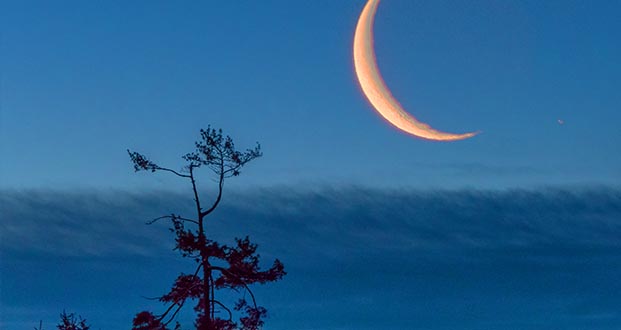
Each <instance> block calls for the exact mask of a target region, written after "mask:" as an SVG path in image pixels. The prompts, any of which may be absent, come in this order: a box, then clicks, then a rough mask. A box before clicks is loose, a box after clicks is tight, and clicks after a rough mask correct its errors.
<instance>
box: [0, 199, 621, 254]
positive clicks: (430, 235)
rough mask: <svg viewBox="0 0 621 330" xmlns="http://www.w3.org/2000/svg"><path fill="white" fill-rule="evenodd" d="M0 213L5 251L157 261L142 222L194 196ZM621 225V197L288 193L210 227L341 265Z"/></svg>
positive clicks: (573, 240) (78, 202)
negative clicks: (355, 258) (337, 259)
mask: <svg viewBox="0 0 621 330" xmlns="http://www.w3.org/2000/svg"><path fill="white" fill-rule="evenodd" d="M208 197H209V195H206V196H205V199H206V200H207V198H208ZM0 205H1V206H0V207H1V209H0V212H1V213H2V218H3V220H2V221H1V222H0V229H1V232H2V241H1V242H0V244H1V245H0V247H1V248H2V250H4V251H7V252H9V251H10V253H20V254H21V253H46V254H54V255H95V256H103V255H111V254H121V255H125V254H130V255H131V254H139V255H150V254H153V253H159V251H160V249H161V248H162V247H167V246H169V245H168V244H169V240H166V236H164V235H165V231H163V230H161V228H160V227H163V226H166V225H165V224H160V225H156V226H152V227H147V226H143V224H144V222H145V221H146V220H149V219H151V218H154V217H157V216H159V215H164V214H169V213H171V212H175V213H178V214H183V215H186V216H191V215H192V204H191V200H190V196H184V195H180V194H174V193H166V192H159V193H158V192H151V193H145V194H138V193H127V192H92V191H91V192H88V191H83V192H70V193H67V192H52V191H20V192H11V191H4V192H2V193H1V194H0ZM620 219H621V191H620V190H617V189H610V188H598V189H571V190H570V189H541V190H531V191H526V190H510V191H467V190H463V191H435V192H423V191H402V190H393V191H388V190H372V189H362V188H341V189H330V188H325V189H316V190H310V189H309V190H299V189H286V188H281V189H265V190H255V191H251V192H246V193H239V192H234V193H230V194H228V195H226V196H225V199H224V202H223V204H222V205H221V207H220V208H219V209H218V211H217V212H216V213H215V214H214V216H213V218H212V219H210V223H209V229H210V230H211V231H212V233H213V234H214V235H216V236H217V237H221V238H225V237H232V236H241V235H245V234H251V236H253V237H256V238H257V239H258V240H260V241H266V242H267V241H269V244H268V246H267V248H269V249H270V250H274V251H275V252H276V251H279V250H287V251H294V252H295V253H301V252H304V251H308V250H312V251H314V252H317V253H325V254H327V255H334V256H339V255H349V254H353V255H356V254H360V255H363V254H367V253H369V250H391V251H403V252H406V251H416V250H429V251H437V250H442V249H448V248H459V249H463V248H466V249H469V248H480V249H510V248H542V249H544V248H545V249H550V250H551V251H553V250H554V249H561V248H567V249H571V248H576V249H585V250H589V249H600V248H607V247H608V248H617V247H619V246H621V240H620V239H619V238H620V237H621V220H620ZM162 233H164V235H162ZM10 253H9V254H10Z"/></svg>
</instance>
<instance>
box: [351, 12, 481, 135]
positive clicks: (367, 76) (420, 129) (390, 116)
mask: <svg viewBox="0 0 621 330" xmlns="http://www.w3.org/2000/svg"><path fill="white" fill-rule="evenodd" d="M379 1H380V0H369V1H368V2H367V4H366V6H365V7H364V9H363V10H362V14H360V19H359V20H358V25H357V26H356V33H355V35H354V66H355V68H356V75H357V76H358V81H359V82H360V87H362V91H363V92H364V94H365V95H366V97H367V98H368V99H369V102H371V105H373V107H374V108H375V110H377V112H379V114H380V115H382V117H384V119H386V120H387V121H388V122H390V123H391V124H392V125H394V126H395V127H397V128H399V129H401V130H402V131H404V132H406V133H409V134H412V135H414V136H417V137H420V138H423V139H427V140H435V141H456V140H463V139H467V138H470V137H473V136H475V135H476V134H477V132H471V133H464V134H453V133H445V132H441V131H437V130H435V129H433V128H432V127H431V126H429V125H427V124H425V123H422V122H420V121H418V120H417V119H416V118H414V117H413V116H412V115H410V114H409V113H407V112H406V111H405V110H404V109H403V107H402V106H401V104H399V102H398V101H397V100H396V99H395V97H394V96H393V95H392V93H391V92H390V90H389V89H388V87H387V86H386V83H385V82H384V79H383V78H382V75H381V74H380V71H379V69H378V67H377V59H376V58H375V50H374V48H373V22H374V18H375V13H376V12H377V6H378V4H379Z"/></svg>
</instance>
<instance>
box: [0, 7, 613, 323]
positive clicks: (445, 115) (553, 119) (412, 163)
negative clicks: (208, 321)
mask: <svg viewBox="0 0 621 330" xmlns="http://www.w3.org/2000/svg"><path fill="white" fill-rule="evenodd" d="M365 2H366V1H365V0H338V1H337V0H315V1H303V0H299V1H297V0H296V1H292V0H288V1H285V0H262V1H256V0H254V1H250V0H240V1H212V0H210V1H184V2H174V1H132V2H127V1H106V2H96V1H63V2H49V1H47V2H46V1H12V2H10V1H4V2H1V3H0V151H1V152H0V214H1V215H0V217H1V220H0V328H2V329H6V330H17V329H23V328H24V327H26V328H28V327H33V326H34V325H37V324H38V321H39V320H40V319H43V320H44V325H46V328H52V327H53V324H54V322H56V319H57V314H58V313H59V312H60V311H62V309H63V308H66V309H67V310H70V311H75V312H77V313H80V314H82V315H84V316H85V317H87V318H88V319H89V321H90V323H92V325H93V326H94V328H96V329H98V328H101V329H126V328H129V327H130V323H131V319H132V316H133V314H135V313H136V312H138V311H140V310H142V309H144V308H146V307H148V306H151V308H153V310H156V311H157V310H158V308H160V309H161V308H162V306H159V305H157V304H155V303H153V302H151V301H148V300H145V299H143V298H141V296H154V295H157V294H161V293H164V291H166V290H167V289H168V286H169V285H170V283H172V280H173V279H174V277H175V275H176V274H177V273H178V272H179V271H181V270H184V271H189V269H186V268H184V267H185V266H187V264H186V263H184V262H183V261H182V260H179V259H178V258H176V256H175V255H174V254H173V253H172V252H170V248H171V246H172V245H171V244H172V240H171V237H170V236H168V235H167V231H166V226H164V225H162V226H151V227H147V226H144V225H143V223H144V221H145V220H148V219H150V218H152V217H156V216H159V215H162V214H167V213H170V212H178V213H182V212H184V211H188V212H191V207H190V206H191V205H189V204H188V200H187V197H188V196H187V192H188V190H187V189H188V186H187V183H186V182H183V181H179V180H178V179H177V178H174V177H169V176H166V175H164V174H157V175H149V174H146V173H139V174H135V173H134V172H133V169H132V168H131V165H130V163H129V159H128V157H127V154H126V151H125V150H126V149H127V148H130V149H132V150H137V151H141V152H143V153H145V154H147V155H149V156H150V157H151V158H152V159H154V160H156V161H158V163H160V164H161V165H166V166H169V167H172V168H175V169H179V168H181V167H182V165H183V163H182V160H181V159H180V156H181V155H183V154H185V153H187V152H189V151H191V148H192V146H193V141H194V140H195V139H196V138H197V137H198V130H199V129H200V128H204V127H206V126H207V125H210V124H211V125H212V126H214V127H222V128H223V129H224V130H225V133H228V134H230V135H231V136H232V137H233V138H234V139H235V141H236V143H237V145H238V146H239V147H241V148H244V147H246V146H248V147H250V146H252V145H253V144H254V143H255V141H259V142H260V143H261V145H262V147H263V151H264V157H263V158H261V159H259V160H257V161H255V162H253V163H251V164H250V165H249V166H248V167H247V168H246V169H245V170H244V171H243V174H242V176H240V177H239V178H233V179H231V180H230V181H228V182H227V188H230V189H228V190H226V193H227V195H225V204H223V206H222V208H221V209H220V210H218V212H217V213H216V214H215V217H216V219H214V224H213V228H212V230H213V233H214V236H215V237H217V238H219V239H222V240H224V241H226V240H230V239H231V238H232V237H234V236H236V235H237V236H240V235H245V234H247V233H248V234H251V235H252V237H256V239H257V241H258V242H259V243H260V249H261V250H262V251H263V253H262V255H263V256H264V258H266V259H272V258H274V257H280V258H282V259H283V261H284V262H285V266H286V267H288V270H289V275H288V276H287V277H286V279H285V280H283V281H282V282H279V283H276V284H273V285H272V286H270V287H265V288H260V289H258V291H259V293H260V295H259V296H260V299H262V304H263V305H265V306H266V307H268V309H269V310H270V318H269V319H268V320H267V327H266V329H275V330H280V329H282V330H284V329H308V330H310V329H326V330H336V329H342V330H349V329H447V330H448V329H472V330H474V329H503V330H506V329H553V328H559V329H561V328H562V329H619V328H621V312H619V311H621V303H620V302H619V300H618V297H619V296H620V295H621V286H619V284H618V281H617V280H616V279H618V278H619V275H621V188H620V185H619V182H620V179H621V153H620V152H619V151H618V150H619V148H620V147H619V144H620V142H621V129H620V128H619V123H621V111H619V110H621V109H620V107H621V93H619V88H620V87H621V63H620V59H621V43H620V42H619V40H621V21H620V20H619V19H618V16H619V12H621V1H618V0H610V1H604V0H602V1H595V2H593V1H545V2H542V1H508V0H507V1H476V2H472V1H414V0H383V1H382V2H381V4H380V6H379V10H378V13H377V17H376V25H375V37H376V39H375V45H376V52H377V56H378V62H379V67H380V70H381V71H382V73H383V76H384V78H385V80H386V82H387V84H388V86H389V87H390V88H391V90H392V91H393V93H394V95H395V96H396V98H397V99H399V100H400V102H401V103H402V104H403V106H404V108H405V109H406V110H408V111H409V112H411V113H412V114H413V115H414V116H416V117H417V118H418V119H420V120H421V121H423V122H426V123H429V124H430V125H432V126H433V127H435V128H437V129H440V130H443V131H447V132H455V133H461V132H469V131H477V130H480V131H482V132H483V133H482V134H480V135H478V136H476V137H474V138H472V139H469V140H465V141H459V142H453V143H438V142H429V141H425V140H421V139H416V138H413V137H412V136H409V135H406V134H404V133H401V132H399V131H397V130H396V129H394V128H392V127H391V126H390V125H389V124H387V123H386V122H385V121H384V120H383V119H381V118H380V116H379V115H378V114H377V113H376V112H375V111H374V110H373V109H372V108H371V107H370V105H369V104H368V103H367V101H366V99H365V98H364V96H363V95H362V94H361V92H360V89H359V87H358V84H357V81H356V78H355V73H354V70H353V63H352V49H351V46H352V40H353V32H354V28H355V24H356V21H357V18H358V15H359V14H360V11H361V10H362V7H363V6H364V4H365ZM559 119H560V120H562V121H563V122H564V124H562V125H561V124H559V122H558V120H559ZM201 179H202V181H201V182H202V183H203V187H204V189H203V193H204V196H205V197H204V198H206V199H208V198H210V197H211V195H210V194H211V193H212V192H213V187H212V181H210V180H209V178H208V176H206V175H205V176H204V177H201ZM160 213H162V214H160ZM216 220H218V221H216ZM220 220H221V221H220ZM267 261H268V260H266V262H267ZM190 268H191V265H190ZM189 317H190V315H182V317H181V320H182V321H184V322H187V320H188V318H189Z"/></svg>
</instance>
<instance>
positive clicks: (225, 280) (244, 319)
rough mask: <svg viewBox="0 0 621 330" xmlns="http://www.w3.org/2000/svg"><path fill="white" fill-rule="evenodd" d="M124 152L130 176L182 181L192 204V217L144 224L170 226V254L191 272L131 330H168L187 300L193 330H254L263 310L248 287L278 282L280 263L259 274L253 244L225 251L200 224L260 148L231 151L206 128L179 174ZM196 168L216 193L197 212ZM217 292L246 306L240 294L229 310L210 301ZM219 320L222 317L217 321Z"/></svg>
mask: <svg viewBox="0 0 621 330" xmlns="http://www.w3.org/2000/svg"><path fill="white" fill-rule="evenodd" d="M127 152H128V154H129V156H130V158H131V161H132V163H133V164H134V169H135V170H136V171H143V170H144V171H151V172H158V171H163V172H168V173H171V174H174V175H176V176H178V177H180V178H183V179H186V180H188V181H189V183H190V184H191V186H192V193H193V200H194V203H195V205H196V214H195V218H189V217H187V218H186V217H184V216H181V215H178V214H170V215H165V216H162V217H159V218H156V219H154V220H152V221H150V222H148V223H149V224H152V223H154V222H156V221H159V220H162V219H167V220H168V221H170V223H171V224H172V227H171V231H172V232H174V234H175V250H178V251H179V252H180V253H181V255H182V256H183V257H185V258H192V259H193V260H194V261H195V262H196V264H197V267H196V269H195V270H194V272H193V273H191V274H185V273H181V274H180V275H179V276H178V277H177V279H176V280H175V282H174V284H173V286H172V288H171V290H170V291H169V292H168V293H166V294H165V295H163V296H161V297H159V300H160V301H161V302H163V303H165V304H166V305H167V306H168V308H167V309H166V310H165V311H164V312H163V313H161V314H158V315H155V314H153V313H152V312H149V311H143V312H140V313H138V314H137V315H136V317H135V318H134V321H133V328H132V329H133V330H164V329H168V327H169V325H170V324H171V323H172V321H174V320H176V316H177V314H178V313H179V311H180V310H181V308H182V307H183V306H184V304H185V303H186V302H187V301H188V300H193V301H196V305H195V307H194V310H195V311H196V314H197V315H196V320H195V324H194V325H195V326H196V328H197V329H198V330H234V329H240V330H256V329H260V327H261V326H262V325H263V323H264V321H263V318H264V317H265V316H266V314H267V310H266V309H265V308H263V307H261V306H259V305H257V302H256V299H255V296H254V293H253V292H252V290H251V289H250V285H252V284H255V283H260V284H264V283H268V282H273V281H277V280H279V279H281V278H282V277H283V276H284V275H285V274H286V273H285V270H284V266H283V264H282V263H281V262H280V261H279V260H278V259H276V260H275V261H274V262H273V264H272V266H271V267H270V268H268V269H266V270H261V269H260V265H259V263H260V260H259V255H258V254H257V253H256V250H257V245H256V244H253V243H251V242H250V239H249V238H248V237H245V238H236V239H235V242H236V243H235V245H233V246H227V245H223V244H220V243H218V242H216V241H214V240H212V239H209V238H208V237H207V235H206V233H205V220H206V218H207V217H208V216H209V215H210V214H211V213H212V212H213V211H214V210H215V209H216V208H217V207H218V205H219V203H220V201H221V199H222V193H223V189H224V182H225V180H226V179H228V178H230V177H234V176H238V175H240V173H241V169H242V167H243V166H244V165H246V164H247V163H248V162H250V161H252V160H254V159H256V158H258V157H261V156H262V153H261V147H260V145H259V144H258V143H257V145H256V146H255V148H253V149H246V150H245V151H243V152H240V151H237V150H236V149H235V145H234V143H233V140H232V139H231V138H230V137H229V136H223V135H222V130H221V129H219V130H215V129H212V128H210V127H207V129H203V130H201V131H200V140H199V141H196V142H195V151H194V152H191V153H188V154H186V155H185V156H183V159H184V160H185V161H186V163H187V165H186V166H185V167H184V170H183V171H175V170H172V169H170V168H165V167H161V166H159V165H157V164H156V163H154V162H152V161H151V160H149V159H148V158H147V157H145V156H143V155H141V154H139V153H137V152H132V151H130V150H128V151H127ZM200 168H208V169H210V170H211V171H212V172H213V173H214V174H215V175H216V177H217V182H218V192H217V195H216V196H215V198H214V199H213V201H212V203H211V204H210V206H209V207H208V208H203V205H202V204H201V199H200V194H199V191H198V188H197V182H196V176H195V173H196V170H198V169H200ZM223 289H230V290H234V291H238V292H241V291H245V292H247V293H248V296H249V297H250V299H249V301H248V300H247V299H246V295H243V296H242V297H241V298H239V300H238V301H237V302H236V303H235V304H233V307H232V308H231V307H230V305H227V304H225V303H224V302H222V301H220V300H218V299H217V298H216V292H217V291H218V290H223ZM216 314H217V315H216ZM234 314H235V315H239V316H240V318H239V321H238V322H236V321H234ZM220 315H227V317H225V318H222V317H220ZM175 329H180V325H179V323H176V326H175Z"/></svg>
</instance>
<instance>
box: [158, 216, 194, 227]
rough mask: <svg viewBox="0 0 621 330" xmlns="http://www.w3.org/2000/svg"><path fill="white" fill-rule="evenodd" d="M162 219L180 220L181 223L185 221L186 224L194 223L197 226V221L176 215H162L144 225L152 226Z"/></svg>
mask: <svg viewBox="0 0 621 330" xmlns="http://www.w3.org/2000/svg"><path fill="white" fill-rule="evenodd" d="M162 219H171V220H175V219H177V220H182V221H187V222H191V223H195V224H197V225H198V221H196V220H192V219H188V218H184V217H181V216H178V215H174V214H171V215H164V216H161V217H158V218H155V219H153V220H151V221H147V222H146V224H147V225H152V224H154V223H156V222H157V221H158V220H162Z"/></svg>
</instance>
